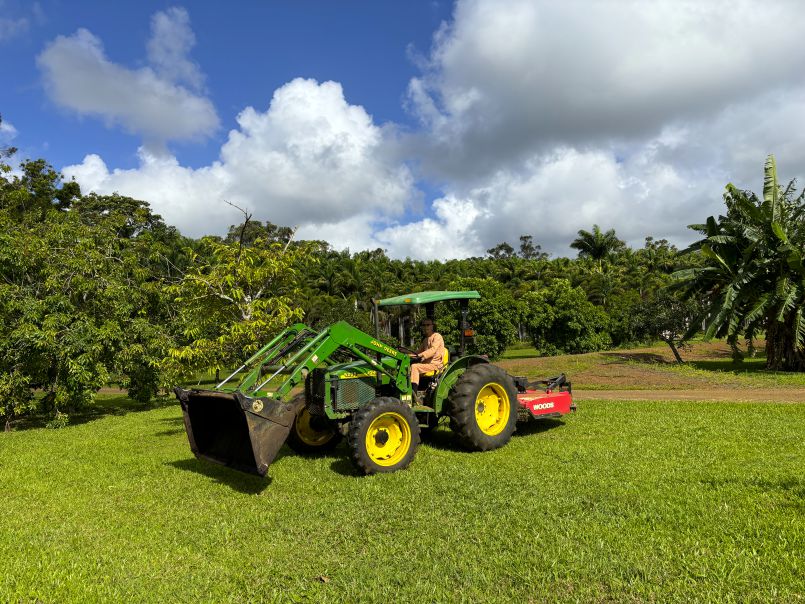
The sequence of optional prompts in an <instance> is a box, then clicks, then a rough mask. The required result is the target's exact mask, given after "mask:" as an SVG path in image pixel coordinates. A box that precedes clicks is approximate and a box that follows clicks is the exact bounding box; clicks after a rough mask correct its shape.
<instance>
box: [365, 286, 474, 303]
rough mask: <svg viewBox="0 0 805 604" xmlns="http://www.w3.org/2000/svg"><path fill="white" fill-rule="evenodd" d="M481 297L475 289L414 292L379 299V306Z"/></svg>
mask: <svg viewBox="0 0 805 604" xmlns="http://www.w3.org/2000/svg"><path fill="white" fill-rule="evenodd" d="M480 297H481V294H479V293H478V292H477V291H475V290H469V291H463V292H446V291H435V292H414V293H411V294H403V295H402V296H394V297H393V298H383V299H382V300H378V301H377V305H378V306H414V305H415V304H432V303H433V302H444V301H447V300H477V299H479V298H480Z"/></svg>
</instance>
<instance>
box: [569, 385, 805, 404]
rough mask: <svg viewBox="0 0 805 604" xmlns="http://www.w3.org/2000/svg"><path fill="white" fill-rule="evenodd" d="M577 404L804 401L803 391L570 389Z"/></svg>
mask: <svg viewBox="0 0 805 604" xmlns="http://www.w3.org/2000/svg"><path fill="white" fill-rule="evenodd" d="M573 398H574V399H575V400H578V401H583V400H590V399H606V400H624V401H646V400H649V401H752V402H777V403H803V402H805V388H772V389H768V390H764V389H756V390H755V389H753V390H739V389H723V390H712V389H710V390H705V389H699V390H581V389H579V390H574V391H573Z"/></svg>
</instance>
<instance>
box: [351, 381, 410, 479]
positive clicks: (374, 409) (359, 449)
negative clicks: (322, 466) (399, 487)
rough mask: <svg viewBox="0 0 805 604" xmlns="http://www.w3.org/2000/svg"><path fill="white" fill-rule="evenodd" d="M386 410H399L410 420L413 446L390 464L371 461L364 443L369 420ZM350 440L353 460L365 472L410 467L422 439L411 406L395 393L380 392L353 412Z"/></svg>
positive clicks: (374, 472)
mask: <svg viewBox="0 0 805 604" xmlns="http://www.w3.org/2000/svg"><path fill="white" fill-rule="evenodd" d="M387 411H395V412H397V413H399V414H400V415H402V416H403V417H404V418H405V419H406V421H408V425H409V426H410V427H411V448H410V449H409V450H408V453H407V454H406V456H405V457H404V458H403V459H402V460H401V461H400V462H399V463H397V464H396V465H394V466H388V467H386V466H379V465H378V464H376V463H375V462H374V461H372V460H371V458H370V457H369V454H368V453H367V452H366V447H365V438H366V430H368V428H369V424H371V423H372V421H373V420H374V419H375V418H376V417H377V416H378V415H380V414H381V413H385V412H387ZM347 440H348V442H349V447H350V452H351V457H352V463H353V464H355V467H356V468H358V470H360V471H361V472H363V473H364V474H367V475H368V474H376V473H388V472H396V471H397V470H403V469H405V468H407V467H408V466H409V465H410V463H411V462H412V461H413V459H414V456H415V455H416V451H417V449H418V448H419V444H420V442H421V438H420V433H419V422H418V421H417V419H416V415H415V414H414V411H413V410H412V409H411V407H409V406H408V405H404V404H403V403H401V402H400V401H399V400H397V399H396V398H394V397H391V396H381V397H378V398H376V399H374V400H372V401H370V402H369V403H367V404H366V405H364V406H363V407H361V408H360V409H358V410H357V411H356V412H355V413H354V414H353V415H352V419H351V420H350V422H349V433H348V437H347Z"/></svg>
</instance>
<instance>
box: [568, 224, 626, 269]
mask: <svg viewBox="0 0 805 604" xmlns="http://www.w3.org/2000/svg"><path fill="white" fill-rule="evenodd" d="M625 245H626V244H625V243H624V242H623V241H621V240H620V239H618V237H617V235H615V229H609V230H608V231H607V232H606V233H604V232H602V231H601V229H600V228H599V226H598V225H597V224H594V225H593V231H592V233H591V232H590V231H585V230H584V229H581V230H580V231H579V236H578V238H576V239H574V240H573V243H571V244H570V247H572V248H573V249H575V250H579V257H580V258H590V259H591V260H595V261H597V262H598V266H599V268H600V267H601V263H602V262H603V261H604V260H605V259H606V258H609V257H610V256H611V255H612V254H614V253H616V252H617V251H619V250H621V249H623V248H624V247H625Z"/></svg>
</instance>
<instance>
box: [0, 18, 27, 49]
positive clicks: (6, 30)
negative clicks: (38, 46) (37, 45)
mask: <svg viewBox="0 0 805 604" xmlns="http://www.w3.org/2000/svg"><path fill="white" fill-rule="evenodd" d="M29 25H30V23H29V22H28V19H25V18H24V17H23V18H20V19H9V18H6V17H2V18H0V43H2V42H6V41H8V40H11V39H13V38H16V37H17V36H20V35H22V34H24V33H25V32H27V31H28V27H29Z"/></svg>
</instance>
